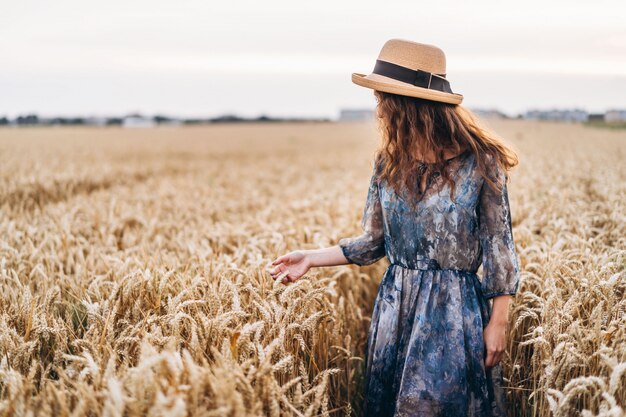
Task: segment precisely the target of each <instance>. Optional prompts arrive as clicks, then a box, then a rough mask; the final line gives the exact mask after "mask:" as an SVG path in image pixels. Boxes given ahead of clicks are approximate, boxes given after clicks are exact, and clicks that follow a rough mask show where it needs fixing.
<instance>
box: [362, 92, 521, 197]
mask: <svg viewBox="0 0 626 417" xmlns="http://www.w3.org/2000/svg"><path fill="white" fill-rule="evenodd" d="M374 95H375V97H376V101H377V103H378V104H377V108H376V111H377V112H376V116H377V120H378V129H379V131H380V133H381V135H382V139H383V140H382V142H381V145H380V147H379V148H378V149H377V151H376V158H377V160H379V161H380V162H381V169H380V172H379V178H382V179H385V180H386V181H387V182H388V183H389V184H390V185H391V186H392V188H393V189H394V191H395V192H396V193H398V194H402V192H403V190H408V191H409V192H410V193H411V195H412V197H411V198H410V199H408V200H407V201H408V202H409V203H411V202H413V203H416V202H417V201H419V200H420V199H421V197H422V196H423V194H424V193H425V191H426V189H427V187H428V184H430V181H431V180H432V178H433V176H439V175H440V176H441V177H442V180H443V181H442V186H443V185H445V184H446V183H449V184H450V185H451V186H450V195H451V199H453V200H454V198H455V197H454V188H455V182H454V180H453V178H452V177H451V175H450V172H449V171H448V170H447V169H446V167H447V165H448V163H449V162H450V161H451V160H453V159H454V158H455V157H456V156H458V155H460V154H465V153H466V152H472V153H473V154H474V155H475V157H476V161H477V164H476V165H477V170H478V172H479V173H480V175H482V176H483V177H484V178H485V183H486V184H487V185H488V186H489V187H492V189H494V190H500V187H502V185H503V184H501V183H500V182H499V181H498V179H497V177H496V173H495V172H494V171H495V170H494V168H493V165H491V164H490V162H493V161H494V159H495V163H497V164H499V165H500V167H501V168H502V169H504V172H507V171H508V170H510V169H511V168H513V167H514V166H516V165H517V164H518V162H519V161H518V158H517V155H516V153H515V152H514V151H513V149H512V148H511V147H509V146H508V145H507V144H505V143H504V141H503V140H502V139H501V138H499V137H498V136H497V135H495V134H494V133H492V132H490V131H488V130H487V129H485V128H484V127H481V126H480V125H479V123H478V121H477V119H476V117H475V116H474V115H473V114H472V112H471V111H470V110H468V109H466V108H465V107H463V106H460V105H455V104H447V103H441V102H436V101H431V100H424V99H420V98H416V97H408V96H402V95H398V94H391V93H386V92H383V91H378V90H374ZM446 153H452V154H454V155H455V156H454V157H453V158H450V157H448V158H446ZM423 155H429V156H430V158H428V159H425V158H424V157H423ZM507 178H508V175H507Z"/></svg>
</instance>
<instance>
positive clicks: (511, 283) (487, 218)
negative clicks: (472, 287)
mask: <svg viewBox="0 0 626 417" xmlns="http://www.w3.org/2000/svg"><path fill="white" fill-rule="evenodd" d="M493 169H494V170H495V175H494V176H495V178H496V180H497V181H498V182H499V184H502V186H501V187H502V188H501V189H500V191H494V190H492V188H491V187H489V185H488V184H487V183H483V185H482V189H481V193H480V200H479V204H478V222H479V235H480V244H481V248H482V264H483V280H482V283H481V289H482V292H483V296H484V297H485V298H492V297H495V296H498V295H504V294H509V295H514V294H515V293H517V289H518V287H519V280H520V271H519V263H518V259H517V253H516V251H515V242H514V241H513V230H512V227H511V209H510V207H509V195H508V189H507V184H506V181H507V179H508V175H507V173H506V171H505V170H504V169H503V168H502V167H500V166H499V165H498V164H494V168H493Z"/></svg>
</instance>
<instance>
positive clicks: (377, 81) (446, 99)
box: [352, 72, 463, 104]
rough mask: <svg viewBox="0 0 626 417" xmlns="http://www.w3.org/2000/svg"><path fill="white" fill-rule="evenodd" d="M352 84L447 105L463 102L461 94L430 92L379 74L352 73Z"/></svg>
mask: <svg viewBox="0 0 626 417" xmlns="http://www.w3.org/2000/svg"><path fill="white" fill-rule="evenodd" d="M352 82H353V83H355V84H357V85H360V86H362V87H367V88H371V89H373V90H379V91H384V92H386V93H392V94H400V95H402V96H409V97H417V98H423V99H426V100H432V101H439V102H442V103H449V104H460V103H461V102H462V101H463V95H462V94H456V93H444V92H443V91H437V90H431V89H428V88H423V87H417V86H414V85H412V84H409V83H404V82H402V81H398V80H394V79H393V78H389V77H385V76H384V75H380V74H373V73H372V74H368V75H365V74H360V73H358V72H354V73H352Z"/></svg>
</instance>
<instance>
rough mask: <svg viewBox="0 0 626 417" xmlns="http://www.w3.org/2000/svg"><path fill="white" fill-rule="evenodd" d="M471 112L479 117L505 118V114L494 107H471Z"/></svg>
mask: <svg viewBox="0 0 626 417" xmlns="http://www.w3.org/2000/svg"><path fill="white" fill-rule="evenodd" d="M470 110H472V113H474V114H475V115H476V116H478V117H480V118H481V119H506V118H507V115H506V114H504V113H502V112H501V111H500V110H496V109H477V108H472V109H470Z"/></svg>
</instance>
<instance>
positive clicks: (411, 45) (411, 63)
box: [378, 39, 446, 76]
mask: <svg viewBox="0 0 626 417" xmlns="http://www.w3.org/2000/svg"><path fill="white" fill-rule="evenodd" d="M378 59H380V60H382V61H387V62H391V63H394V64H396V65H401V66H403V67H407V68H410V69H412V70H418V69H419V70H422V71H428V72H432V73H435V74H443V75H444V76H445V74H446V56H445V54H444V53H443V51H442V50H441V49H439V48H438V47H436V46H434V45H428V44H425V43H418V42H413V41H409V40H405V39H390V40H388V41H387V42H385V44H384V45H383V47H382V49H381V51H380V54H378Z"/></svg>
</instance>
